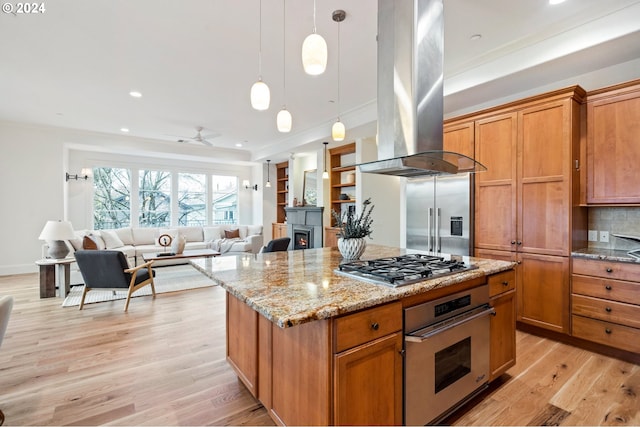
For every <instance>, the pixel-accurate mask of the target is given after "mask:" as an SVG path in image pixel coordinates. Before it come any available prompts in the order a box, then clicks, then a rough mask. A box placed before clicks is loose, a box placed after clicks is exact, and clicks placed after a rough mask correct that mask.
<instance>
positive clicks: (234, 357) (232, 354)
mask: <svg viewBox="0 0 640 427" xmlns="http://www.w3.org/2000/svg"><path fill="white" fill-rule="evenodd" d="M229 324H233V325H236V327H237V328H238V330H242V331H245V333H242V334H227V361H228V362H229V364H230V365H231V367H232V368H233V370H234V371H236V373H237V374H238V377H239V378H240V380H241V381H242V382H243V383H244V385H245V386H247V389H248V390H249V391H250V392H251V394H252V395H253V396H255V397H257V396H258V389H257V384H258V313H257V312H256V311H254V310H252V309H251V308H250V307H249V306H248V305H246V304H244V303H243V302H242V301H240V300H239V299H237V298H236V297H234V296H232V295H230V294H229V293H227V325H229Z"/></svg>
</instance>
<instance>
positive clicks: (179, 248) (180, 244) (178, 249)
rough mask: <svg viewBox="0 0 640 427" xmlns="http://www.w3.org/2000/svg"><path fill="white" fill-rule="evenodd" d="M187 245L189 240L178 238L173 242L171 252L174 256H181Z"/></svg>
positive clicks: (182, 237)
mask: <svg viewBox="0 0 640 427" xmlns="http://www.w3.org/2000/svg"><path fill="white" fill-rule="evenodd" d="M186 243H187V238H186V237H184V236H176V238H175V239H173V242H171V252H173V253H174V254H181V253H182V252H184V245H185V244H186Z"/></svg>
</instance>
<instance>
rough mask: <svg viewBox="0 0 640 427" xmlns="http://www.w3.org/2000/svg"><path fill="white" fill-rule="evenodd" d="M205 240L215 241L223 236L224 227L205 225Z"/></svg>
mask: <svg viewBox="0 0 640 427" xmlns="http://www.w3.org/2000/svg"><path fill="white" fill-rule="evenodd" d="M202 231H203V232H204V241H205V242H213V241H214V240H217V239H219V238H220V237H221V235H222V234H221V233H222V229H221V228H220V227H203V228H202Z"/></svg>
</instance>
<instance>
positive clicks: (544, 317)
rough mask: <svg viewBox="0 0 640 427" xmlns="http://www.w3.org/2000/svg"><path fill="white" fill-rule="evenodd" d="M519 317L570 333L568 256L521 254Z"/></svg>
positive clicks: (521, 320) (519, 258) (521, 319)
mask: <svg viewBox="0 0 640 427" xmlns="http://www.w3.org/2000/svg"><path fill="white" fill-rule="evenodd" d="M518 260H519V265H518V274H517V278H516V281H517V298H518V310H517V319H518V321H520V322H523V323H528V324H530V325H534V326H538V327H540V328H545V329H549V330H552V331H556V332H561V333H569V303H570V301H569V258H567V257H558V256H546V255H536V254H526V253H521V254H518Z"/></svg>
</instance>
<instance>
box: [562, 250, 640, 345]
mask: <svg viewBox="0 0 640 427" xmlns="http://www.w3.org/2000/svg"><path fill="white" fill-rule="evenodd" d="M571 315H572V334H573V336H575V337H578V338H582V339H586V340H589V341H593V342H597V343H599V344H604V345H607V346H610V347H615V348H619V349H622V350H625V351H631V352H634V353H640V264H631V263H622V262H612V261H599V260H589V259H582V258H574V259H573V275H572V296H571Z"/></svg>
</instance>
